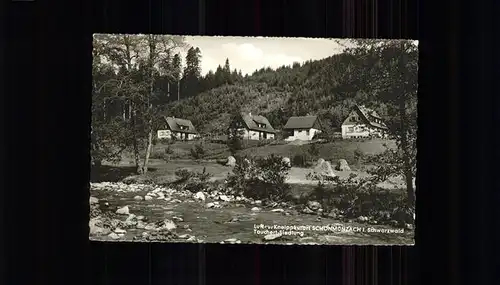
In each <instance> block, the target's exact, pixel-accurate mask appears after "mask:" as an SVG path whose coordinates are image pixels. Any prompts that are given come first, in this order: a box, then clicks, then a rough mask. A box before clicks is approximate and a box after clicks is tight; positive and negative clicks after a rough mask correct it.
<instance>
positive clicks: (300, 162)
mask: <svg viewBox="0 0 500 285" xmlns="http://www.w3.org/2000/svg"><path fill="white" fill-rule="evenodd" d="M291 162H292V165H293V166H295V167H309V166H311V163H310V158H309V156H308V155H307V154H296V155H294V156H293V157H292V160H291Z"/></svg>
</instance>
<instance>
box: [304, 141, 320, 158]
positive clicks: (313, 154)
mask: <svg viewBox="0 0 500 285" xmlns="http://www.w3.org/2000/svg"><path fill="white" fill-rule="evenodd" d="M307 153H309V155H310V156H311V157H312V158H313V159H314V158H317V156H318V155H319V147H318V146H317V145H316V144H315V143H312V144H310V145H309V147H308V148H307Z"/></svg>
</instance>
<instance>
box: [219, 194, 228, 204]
mask: <svg viewBox="0 0 500 285" xmlns="http://www.w3.org/2000/svg"><path fill="white" fill-rule="evenodd" d="M219 200H221V201H224V202H229V201H231V199H230V198H229V197H227V196H226V195H220V196H219Z"/></svg>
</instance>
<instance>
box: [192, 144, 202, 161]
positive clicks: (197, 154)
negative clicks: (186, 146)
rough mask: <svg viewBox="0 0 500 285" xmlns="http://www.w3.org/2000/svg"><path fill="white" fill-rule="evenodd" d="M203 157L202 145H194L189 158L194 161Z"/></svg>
mask: <svg viewBox="0 0 500 285" xmlns="http://www.w3.org/2000/svg"><path fill="white" fill-rule="evenodd" d="M204 155H205V149H204V148H203V145H202V144H201V143H198V144H195V145H194V146H193V147H192V148H191V156H192V157H193V158H194V159H200V158H202V157H203V156H204Z"/></svg>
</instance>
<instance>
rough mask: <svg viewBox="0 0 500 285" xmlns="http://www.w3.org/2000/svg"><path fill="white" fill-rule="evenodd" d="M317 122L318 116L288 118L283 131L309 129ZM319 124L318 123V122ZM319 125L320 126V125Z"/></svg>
mask: <svg viewBox="0 0 500 285" xmlns="http://www.w3.org/2000/svg"><path fill="white" fill-rule="evenodd" d="M317 121H318V116H301V117H290V118H289V119H288V121H287V122H286V124H285V126H284V127H283V129H288V130H290V129H310V128H312V127H314V125H315V124H316V123H317ZM318 122H319V121H318ZM320 125H321V124H320Z"/></svg>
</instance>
